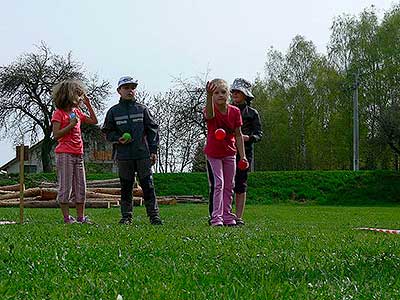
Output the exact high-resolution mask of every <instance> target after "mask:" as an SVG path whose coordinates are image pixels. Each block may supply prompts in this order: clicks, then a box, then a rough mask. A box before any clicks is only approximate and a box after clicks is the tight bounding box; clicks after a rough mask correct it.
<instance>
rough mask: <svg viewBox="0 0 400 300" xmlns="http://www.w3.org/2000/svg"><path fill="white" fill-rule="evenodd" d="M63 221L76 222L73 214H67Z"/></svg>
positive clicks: (67, 222)
mask: <svg viewBox="0 0 400 300" xmlns="http://www.w3.org/2000/svg"><path fill="white" fill-rule="evenodd" d="M64 223H65V224H74V223H76V220H75V218H74V217H73V216H68V218H64Z"/></svg>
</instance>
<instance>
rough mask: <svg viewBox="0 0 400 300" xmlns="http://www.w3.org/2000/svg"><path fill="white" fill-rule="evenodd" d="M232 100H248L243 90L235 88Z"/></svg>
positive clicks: (237, 102) (238, 101) (238, 102)
mask: <svg viewBox="0 0 400 300" xmlns="http://www.w3.org/2000/svg"><path fill="white" fill-rule="evenodd" d="M232 100H233V102H235V103H236V104H242V103H244V102H245V101H246V95H245V94H243V92H241V91H238V90H233V91H232Z"/></svg>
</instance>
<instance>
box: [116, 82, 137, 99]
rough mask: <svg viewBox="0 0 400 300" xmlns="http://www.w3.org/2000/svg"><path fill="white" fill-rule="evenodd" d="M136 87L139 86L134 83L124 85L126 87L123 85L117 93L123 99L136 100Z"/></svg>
mask: <svg viewBox="0 0 400 300" xmlns="http://www.w3.org/2000/svg"><path fill="white" fill-rule="evenodd" d="M136 87H137V85H136V84H133V83H129V84H124V85H121V86H120V87H119V88H118V89H117V91H118V93H119V94H120V95H121V98H122V99H126V100H132V99H133V98H135V93H136Z"/></svg>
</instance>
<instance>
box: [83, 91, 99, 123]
mask: <svg viewBox="0 0 400 300" xmlns="http://www.w3.org/2000/svg"><path fill="white" fill-rule="evenodd" d="M83 103H85V105H86V107H87V109H88V111H89V117H86V118H85V123H87V124H93V125H94V124H97V123H98V121H97V117H96V114H95V113H94V110H93V107H92V104H90V100H89V98H88V96H86V94H85V95H83Z"/></svg>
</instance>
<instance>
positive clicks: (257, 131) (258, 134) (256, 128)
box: [250, 112, 263, 143]
mask: <svg viewBox="0 0 400 300" xmlns="http://www.w3.org/2000/svg"><path fill="white" fill-rule="evenodd" d="M253 122H254V123H253V134H252V135H251V136H250V142H252V143H257V142H259V141H260V140H261V138H262V136H263V132H262V128H261V121H260V115H259V114H258V112H255V115H254V120H253Z"/></svg>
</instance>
